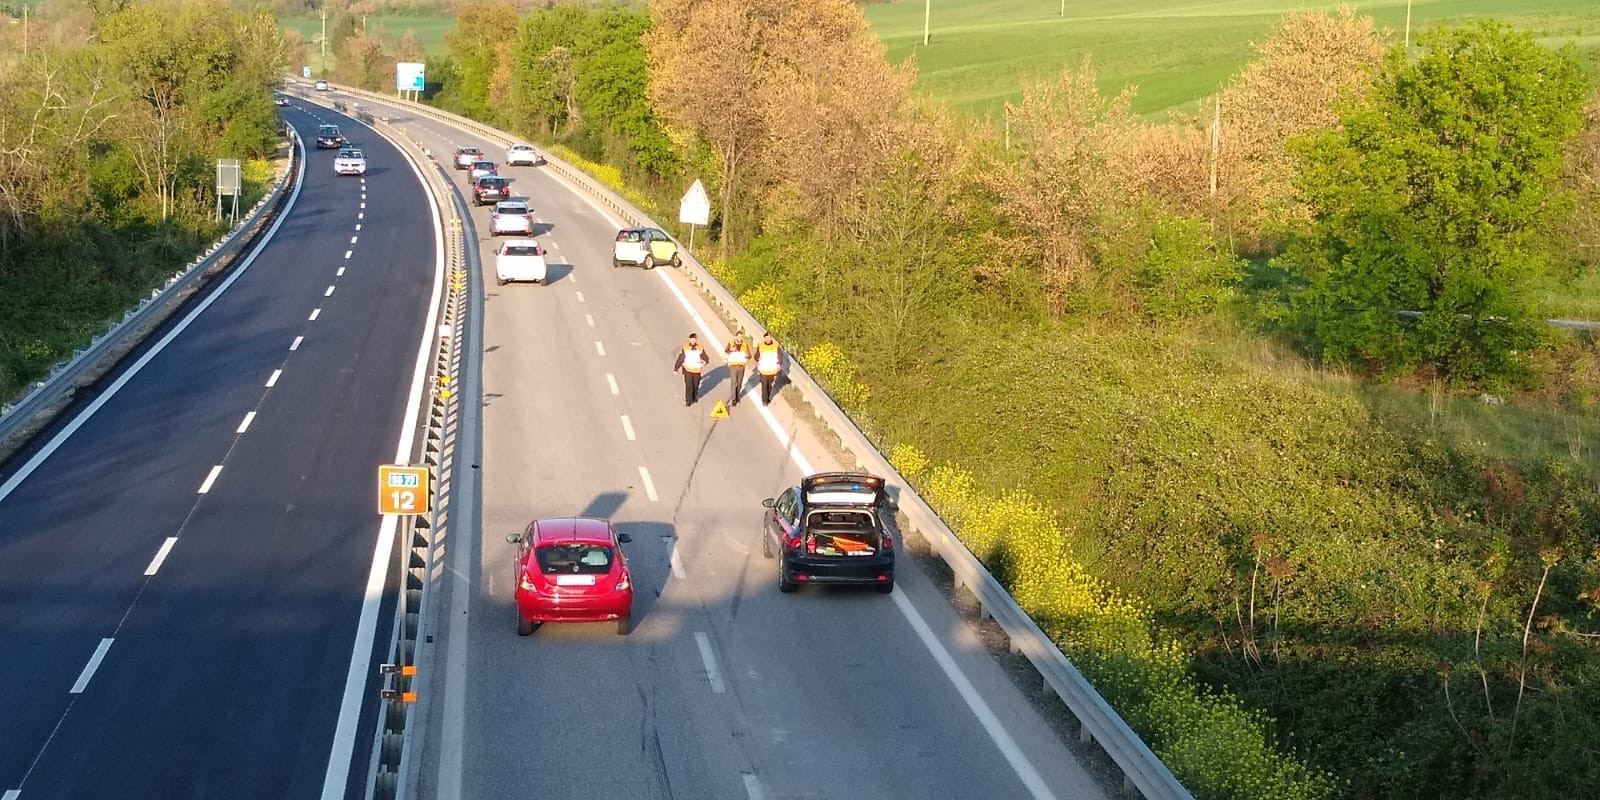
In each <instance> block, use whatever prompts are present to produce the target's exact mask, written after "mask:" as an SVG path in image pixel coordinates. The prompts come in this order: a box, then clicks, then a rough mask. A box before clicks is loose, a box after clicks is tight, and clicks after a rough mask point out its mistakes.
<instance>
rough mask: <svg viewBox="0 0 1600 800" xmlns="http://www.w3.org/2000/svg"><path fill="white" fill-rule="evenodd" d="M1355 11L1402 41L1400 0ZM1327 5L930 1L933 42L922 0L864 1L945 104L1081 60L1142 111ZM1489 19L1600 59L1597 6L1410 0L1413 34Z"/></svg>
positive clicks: (1195, 92)
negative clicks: (1132, 93)
mask: <svg viewBox="0 0 1600 800" xmlns="http://www.w3.org/2000/svg"><path fill="white" fill-rule="evenodd" d="M1355 6H1356V10H1357V12H1358V13H1360V14H1362V15H1365V16H1371V17H1373V18H1374V19H1375V20H1377V22H1378V25H1379V26H1380V27H1386V28H1389V29H1390V30H1391V31H1392V35H1393V40H1394V41H1395V42H1397V43H1398V42H1399V41H1400V40H1401V38H1402V32H1403V28H1404V26H1405V18H1406V0H1368V1H1367V2H1359V3H1355ZM1335 7H1336V4H1335V3H1300V2H1292V0H1221V1H1220V2H1209V3H1196V2H1184V1H1182V0H1121V1H1120V2H1113V1H1112V0H1067V3H1066V16H1065V17H1062V16H1060V13H1061V8H1062V5H1061V2H1060V0H932V18H931V24H930V28H931V37H930V41H929V43H928V45H927V46H926V47H924V46H923V45H922V29H923V11H924V8H925V4H924V2H923V0H901V1H900V2H895V3H889V4H882V5H869V6H866V7H865V9H866V13H867V17H868V18H869V19H870V20H871V22H872V25H873V28H874V30H876V31H877V33H878V35H879V36H880V37H881V38H882V39H883V40H884V43H885V44H886V45H887V46H888V51H889V58H890V60H891V61H894V62H899V61H901V60H903V59H905V58H906V57H907V56H909V55H912V54H913V53H915V54H916V58H917V65H918V73H919V75H918V79H917V89H918V90H920V91H922V92H925V93H927V94H929V95H932V96H934V97H939V98H943V99H945V100H947V101H948V102H949V103H950V104H951V106H952V107H954V108H956V109H958V110H961V111H966V112H970V113H973V114H976V115H978V116H983V115H986V114H998V113H999V112H1000V110H1001V109H1002V108H1003V106H1004V104H1005V102H1006V101H1007V100H1015V99H1018V98H1020V97H1021V86H1022V85H1023V84H1024V83H1025V82H1027V81H1029V80H1031V79H1032V78H1035V77H1054V76H1056V75H1058V74H1059V72H1060V70H1061V68H1062V67H1063V66H1065V65H1076V64H1077V63H1078V62H1079V61H1080V60H1081V59H1082V58H1083V56H1084V55H1086V54H1087V55H1089V56H1091V57H1092V58H1093V59H1094V63H1095V65H1096V68H1097V69H1098V70H1099V73H1100V84H1101V88H1102V90H1103V91H1106V92H1108V93H1114V92H1116V91H1118V90H1120V89H1121V88H1122V87H1123V86H1126V85H1129V84H1132V85H1135V86H1137V87H1138V96H1137V98H1136V99H1135V102H1134V109H1135V110H1136V111H1138V112H1140V113H1143V114H1156V113H1159V112H1163V111H1167V110H1173V109H1183V108H1185V107H1186V106H1187V105H1188V104H1190V103H1193V102H1195V101H1197V100H1199V99H1200V98H1204V97H1207V96H1209V95H1211V94H1212V93H1213V92H1215V91H1216V90H1217V89H1218V88H1220V87H1221V86H1222V85H1223V84H1224V83H1225V82H1226V81H1227V80H1228V79H1229V77H1230V76H1232V75H1233V74H1234V73H1235V72H1236V71H1238V69H1239V68H1240V67H1241V66H1243V65H1244V64H1245V63H1246V62H1248V61H1249V60H1250V59H1251V57H1252V55H1253V51H1252V43H1253V42H1256V41H1260V40H1261V39H1263V38H1264V37H1265V36H1266V35H1267V33H1268V32H1269V31H1271V29H1272V26H1273V25H1274V24H1275V23H1276V22H1277V20H1278V19H1279V18H1280V17H1282V16H1283V14H1285V13H1287V12H1290V11H1295V10H1302V9H1323V10H1330V11H1331V10H1332V9H1334V8H1335ZM1481 16H1494V17H1497V18H1499V19H1501V20H1504V21H1505V22H1507V23H1509V24H1511V25H1514V26H1516V27H1518V28H1522V29H1526V30H1531V31H1533V32H1534V34H1535V35H1536V36H1538V37H1539V39H1540V40H1541V41H1542V42H1545V43H1546V44H1549V45H1552V46H1558V45H1560V44H1563V43H1566V42H1573V43H1575V44H1576V45H1577V46H1578V47H1580V48H1582V49H1583V50H1584V51H1585V52H1586V53H1587V54H1588V55H1589V56H1591V57H1593V56H1596V55H1600V2H1596V1H1595V0H1415V2H1414V3H1413V5H1412V9H1411V30H1412V32H1413V34H1415V33H1416V32H1417V31H1418V30H1421V29H1424V28H1427V27H1429V26H1432V25H1434V24H1435V23H1438V22H1441V21H1450V22H1461V21H1465V20H1467V19H1470V18H1473V17H1481Z"/></svg>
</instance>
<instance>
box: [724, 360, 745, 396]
mask: <svg viewBox="0 0 1600 800" xmlns="http://www.w3.org/2000/svg"><path fill="white" fill-rule="evenodd" d="M743 387H744V367H736V366H733V365H731V364H730V365H728V405H730V406H736V405H739V390H740V389H741V388H743Z"/></svg>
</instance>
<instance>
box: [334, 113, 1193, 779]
mask: <svg viewBox="0 0 1600 800" xmlns="http://www.w3.org/2000/svg"><path fill="white" fill-rule="evenodd" d="M337 89H338V91H340V92H343V93H345V94H349V95H351V96H354V97H360V98H363V99H365V100H367V101H369V102H375V103H382V104H384V105H388V106H393V107H397V108H403V109H405V110H406V111H410V112H414V113H418V114H422V115H424V116H428V117H431V118H433V119H437V120H440V121H442V122H445V123H448V124H450V125H453V126H455V127H457V128H461V129H463V130H466V131H469V132H471V133H475V134H478V135H480V136H483V137H484V138H486V139H489V140H491V141H496V142H501V143H506V144H510V143H513V142H516V141H520V140H518V139H515V138H514V137H511V136H508V135H506V134H505V133H503V132H501V131H498V130H496V129H494V128H490V127H488V126H486V125H483V124H481V123H478V122H476V121H474V120H470V119H467V118H465V117H460V116H458V115H455V114H451V113H449V112H445V111H440V110H438V109H435V108H432V107H430V106H426V105H422V104H420V103H414V102H411V101H408V100H402V99H399V98H393V97H388V96H386V95H380V94H376V93H373V92H367V91H364V90H361V89H352V88H349V87H344V86H340V87H337ZM546 158H547V159H548V162H549V163H548V164H547V165H546V168H547V169H554V171H556V172H557V173H559V174H561V175H562V176H563V177H565V178H566V179H567V180H568V181H570V182H571V183H573V184H574V185H576V186H579V187H581V188H583V189H584V190H585V191H587V192H588V193H589V194H590V195H592V196H593V197H595V198H596V199H597V200H599V201H600V202H602V203H604V204H605V205H606V206H607V207H608V208H610V209H612V210H613V211H615V212H616V213H617V215H618V216H619V217H621V218H622V219H623V220H624V221H626V222H627V223H628V224H630V225H649V226H651V227H657V228H659V227H660V226H659V225H657V224H655V222H654V221H652V220H651V219H650V218H649V217H648V216H647V215H646V214H645V213H644V212H643V211H641V210H639V209H638V208H637V207H635V206H634V205H633V204H632V203H629V202H628V201H627V200H625V199H623V198H622V197H621V196H619V195H618V194H617V193H616V192H614V191H612V190H611V189H609V188H607V187H605V186H603V185H601V184H600V183H599V182H598V181H596V180H595V179H593V178H591V177H589V176H588V175H587V174H586V173H584V172H582V171H580V170H578V169H576V168H574V167H573V166H572V165H570V164H567V163H566V162H564V161H562V160H561V159H558V158H556V157H554V156H552V155H550V154H548V153H547V154H546ZM680 251H682V252H684V253H685V258H684V259H683V270H684V272H685V274H686V275H687V276H688V278H689V280H690V281H691V282H693V283H694V284H695V285H696V286H697V287H699V289H700V290H701V292H702V293H703V294H704V296H705V297H706V298H707V299H708V300H710V301H711V302H712V303H713V304H714V305H716V306H717V308H718V309H719V311H721V313H722V314H723V315H724V316H725V317H726V318H727V319H729V320H732V322H733V323H735V324H737V325H742V326H743V327H744V328H745V329H746V330H763V329H764V328H765V326H763V325H761V323H760V322H758V321H757V320H756V319H755V317H754V316H753V315H751V314H750V312H749V311H748V310H746V309H745V308H744V307H743V306H741V305H739V302H738V300H737V299H735V298H734V296H733V294H732V293H731V292H729V291H728V289H727V288H726V287H724V286H723V285H722V284H721V283H720V282H718V281H717V280H716V278H714V277H712V275H711V273H710V272H708V271H707V270H706V269H705V267H704V265H702V264H701V263H700V261H699V260H698V259H696V258H695V257H694V256H693V254H690V253H688V252H687V250H685V249H683V248H682V247H681V245H680ZM788 383H789V384H791V385H792V386H793V387H794V388H795V389H796V390H797V391H798V392H799V393H800V395H801V397H802V399H804V400H805V401H806V402H807V403H808V404H809V405H810V406H811V408H812V413H813V414H814V415H815V417H816V418H817V419H818V420H819V421H821V422H822V423H823V424H824V425H826V426H827V427H828V428H829V429H830V430H832V431H833V433H834V434H835V435H836V436H837V437H838V439H839V443H840V445H841V446H842V447H844V448H845V449H846V450H847V451H849V452H850V454H851V455H852V456H853V457H854V458H855V460H856V466H857V467H858V468H861V469H867V470H870V471H872V472H874V473H877V474H879V475H882V476H884V477H885V479H886V480H888V481H890V483H891V484H894V485H895V487H896V489H897V490H898V497H899V510H900V511H901V513H903V514H904V515H905V517H906V519H907V520H908V521H909V522H910V523H911V525H912V526H913V527H915V528H916V529H917V530H918V532H920V533H921V534H922V536H923V537H924V538H925V539H927V541H928V542H929V544H930V545H931V546H932V547H933V549H934V551H935V552H937V553H938V554H939V556H940V558H941V559H943V561H944V562H945V563H946V564H947V565H949V567H950V569H951V571H952V572H953V573H954V576H955V580H956V582H957V584H959V585H960V586H962V587H963V588H965V589H966V590H967V591H969V592H971V593H972V594H973V596H974V597H976V598H977V601H978V604H979V608H980V611H981V613H982V614H983V615H984V616H986V617H988V618H990V619H993V620H994V621H995V623H996V624H998V625H999V626H1000V628H1001V630H1003V631H1005V633H1006V636H1007V638H1008V639H1009V640H1010V643H1011V649H1012V650H1013V651H1016V652H1020V653H1021V654H1023V655H1024V656H1025V657H1026V658H1027V659H1028V661H1029V663H1031V664H1032V665H1033V667H1034V669H1036V670H1038V672H1039V675H1040V677H1041V679H1042V681H1043V686H1044V688H1045V689H1046V690H1048V691H1050V692H1052V693H1054V694H1055V695H1056V696H1057V697H1059V698H1060V699H1061V701H1062V703H1063V704H1065V705H1066V707H1067V708H1068V710H1070V711H1071V712H1072V714H1073V715H1074V716H1075V717H1076V718H1077V720H1078V722H1079V724H1080V729H1079V730H1080V733H1079V738H1080V739H1081V740H1083V741H1090V740H1093V741H1095V742H1098V743H1099V744H1100V747H1101V749H1102V750H1104V751H1105V753H1106V754H1107V755H1108V756H1109V757H1110V758H1111V760H1112V762H1114V763H1115V764H1116V765H1117V767H1118V768H1119V769H1120V770H1121V771H1122V774H1123V781H1122V783H1123V787H1124V789H1127V790H1133V791H1137V792H1139V794H1140V795H1142V796H1143V797H1145V798H1147V800H1192V798H1193V795H1191V794H1190V793H1189V790H1188V789H1186V788H1184V786H1183V785H1182V784H1181V783H1179V782H1178V779H1177V778H1176V777H1174V776H1173V774H1172V772H1171V770H1169V769H1167V766H1166V764H1163V763H1162V762H1161V759H1159V758H1157V757H1156V755H1155V753H1153V752H1152V751H1151V750H1150V748H1149V746H1148V745H1146V744H1145V743H1144V740H1142V739H1140V738H1139V735H1138V734H1137V733H1135V732H1134V731H1133V729H1132V728H1130V727H1128V724H1127V722H1126V721H1124V720H1123V719H1122V717H1121V715H1119V714H1118V713H1117V712H1116V710H1115V709H1113V708H1111V706H1110V705H1108V704H1107V703H1106V701H1105V699H1104V698H1102V697H1101V696H1100V693H1099V692H1097V691H1096V690H1095V688H1094V687H1093V686H1092V685H1090V684H1089V682H1088V680H1086V679H1085V678H1084V677H1083V674H1082V673H1081V672H1079V671H1078V669H1077V667H1074V666H1073V665H1072V662H1071V661H1070V660H1068V659H1067V657H1066V656H1065V655H1064V654H1063V653H1062V652H1061V649H1060V648H1059V647H1057V646H1056V644H1055V642H1054V641H1053V640H1052V639H1051V638H1050V637H1049V636H1048V635H1046V634H1045V632H1044V631H1043V629H1041V628H1040V627H1039V625H1038V624H1037V623H1035V622H1034V621H1033V619H1032V618H1031V617H1029V616H1028V614H1027V612H1025V611H1023V610H1022V608H1021V607H1020V606H1018V605H1017V603H1016V600H1015V599H1013V598H1012V597H1011V594H1010V593H1009V592H1007V591H1006V590H1005V587H1004V586H1002V585H1000V582H999V581H998V580H996V579H995V577H994V575H992V574H991V573H990V572H989V570H988V569H987V568H986V567H984V565H983V562H981V561H979V560H978V558H977V556H975V555H973V554H972V551H970V550H968V549H967V547H966V545H965V544H963V543H962V542H961V540H960V538H958V537H957V536H956V535H955V533H954V532H953V531H951V530H950V527H949V526H948V525H946V524H945V522H944V520H942V519H940V518H939V515H938V514H936V513H935V512H934V511H933V509H932V508H931V507H930V506H929V505H928V504H927V503H926V502H925V501H924V500H923V499H922V498H921V497H920V496H919V495H917V493H916V491H915V490H914V489H913V488H912V487H911V485H910V482H909V481H907V480H906V479H905V477H904V476H903V475H901V474H900V472H899V471H898V470H896V469H895V468H894V467H893V465H891V464H890V463H889V460H888V459H887V458H885V457H884V455H883V454H882V453H880V452H878V449H877V448H876V447H875V446H874V445H873V444H872V442H871V441H870V440H869V439H868V438H867V435H866V434H865V433H863V432H862V431H861V429H860V428H858V427H856V425H855V423H854V422H852V421H851V420H850V418H849V416H848V415H846V414H845V412H844V411H843V409H841V408H839V406H838V404H836V403H834V402H833V399H832V398H830V397H829V396H828V394H827V392H826V391H824V390H823V389H822V387H821V385H820V384H818V383H817V382H816V380H815V379H813V378H812V377H811V376H810V375H809V374H807V373H806V371H805V369H804V367H802V366H801V365H799V364H798V363H797V362H796V361H795V360H794V359H790V362H789V375H788Z"/></svg>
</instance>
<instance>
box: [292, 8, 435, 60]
mask: <svg viewBox="0 0 1600 800" xmlns="http://www.w3.org/2000/svg"><path fill="white" fill-rule="evenodd" d="M329 22H330V24H332V21H331V20H330V21H329ZM278 24H279V25H280V26H282V27H283V29H284V30H286V31H299V33H300V36H301V37H302V38H304V39H305V41H306V52H307V54H308V55H309V56H310V60H309V61H308V63H309V64H310V65H311V69H312V70H314V71H316V74H318V75H321V74H323V71H322V70H323V66H324V65H323V64H322V63H321V61H320V54H319V52H318V49H317V48H316V47H313V46H311V42H312V41H314V40H315V39H316V37H317V35H318V34H320V33H321V32H322V20H320V19H318V18H317V17H279V18H278ZM366 24H367V32H369V33H372V34H375V35H378V36H382V37H383V38H384V39H386V40H390V41H399V40H400V37H401V36H404V35H405V33H406V31H412V32H414V33H416V34H417V38H419V39H421V40H422V46H423V48H424V49H425V50H427V52H428V54H429V55H436V54H442V53H444V52H445V47H444V34H445V31H448V30H450V29H451V28H453V27H455V24H456V18H455V17H445V16H438V17H413V16H396V15H375V16H371V17H368V18H367V22H366ZM333 58H334V56H333V53H332V52H329V53H328V62H329V65H331V64H332V63H333ZM298 66H299V65H296V67H297V68H298Z"/></svg>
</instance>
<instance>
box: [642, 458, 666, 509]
mask: <svg viewBox="0 0 1600 800" xmlns="http://www.w3.org/2000/svg"><path fill="white" fill-rule="evenodd" d="M639 480H642V481H644V496H645V497H648V498H650V502H652V503H654V502H656V501H657V500H660V499H661V498H659V497H657V496H656V484H655V481H652V480H650V470H647V469H645V468H644V467H640V468H639Z"/></svg>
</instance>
